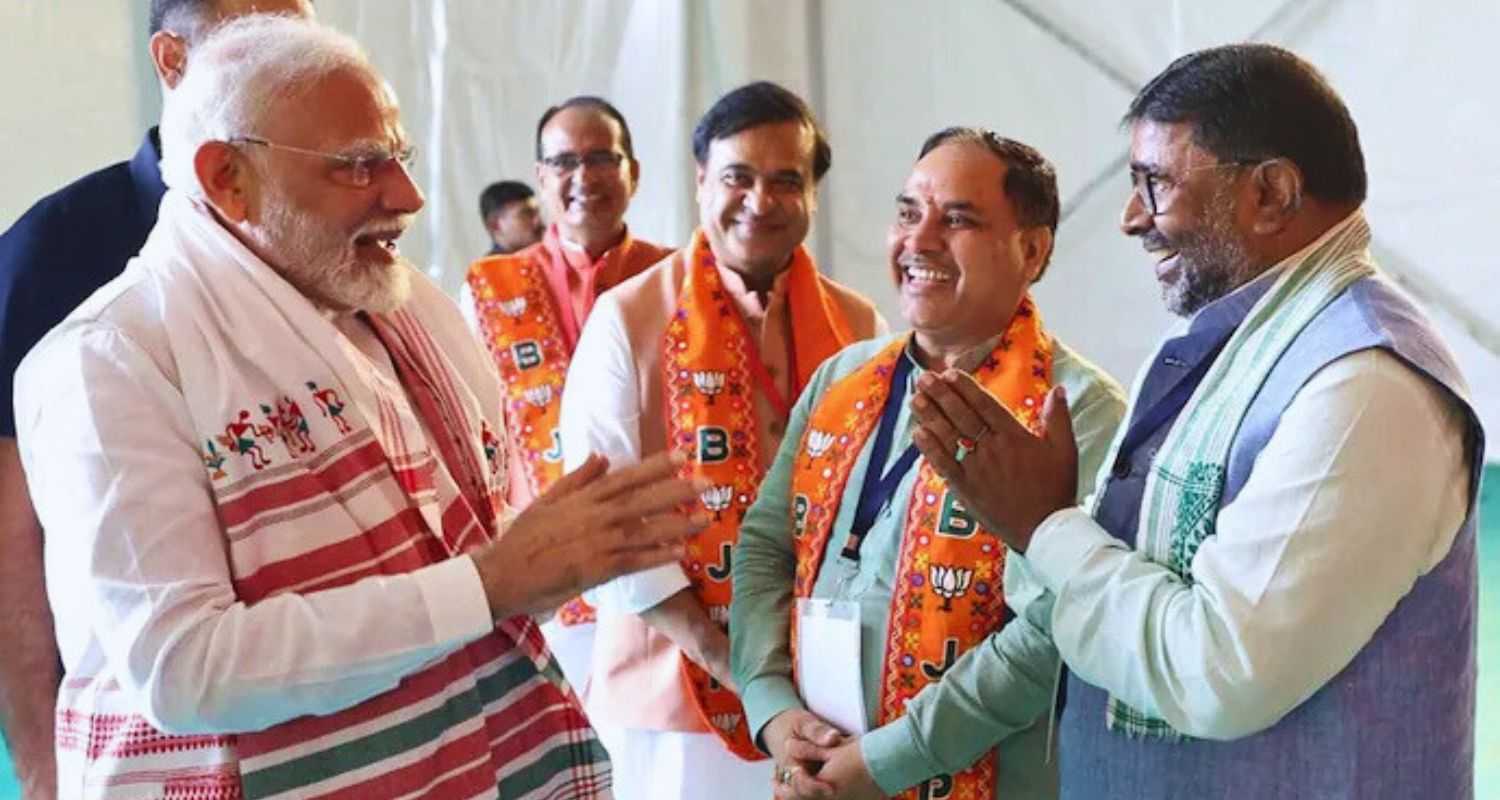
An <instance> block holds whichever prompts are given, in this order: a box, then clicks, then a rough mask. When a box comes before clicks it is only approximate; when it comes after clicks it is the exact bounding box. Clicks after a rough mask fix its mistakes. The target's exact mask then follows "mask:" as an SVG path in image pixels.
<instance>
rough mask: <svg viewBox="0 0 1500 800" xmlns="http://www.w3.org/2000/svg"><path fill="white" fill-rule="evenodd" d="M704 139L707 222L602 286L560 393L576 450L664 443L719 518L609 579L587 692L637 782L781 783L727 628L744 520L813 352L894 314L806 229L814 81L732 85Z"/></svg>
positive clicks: (580, 454)
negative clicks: (681, 552)
mask: <svg viewBox="0 0 1500 800" xmlns="http://www.w3.org/2000/svg"><path fill="white" fill-rule="evenodd" d="M693 155H694V158H695V159H696V161H697V164H698V170H697V196H698V211H699V225H700V227H699V229H698V230H697V231H695V232H694V233H693V236H692V238H691V240H690V241H689V243H688V245H687V246H686V247H685V248H683V249H682V250H679V251H678V252H677V253H676V254H674V255H673V256H672V257H671V258H670V259H667V260H665V261H662V262H660V263H658V264H656V265H655V266H653V267H651V268H650V269H647V270H646V271H645V272H643V273H641V274H640V275H637V276H636V277H634V278H632V279H630V280H627V281H625V282H624V283H622V284H620V285H619V286H617V287H615V288H614V289H612V290H610V291H608V292H606V293H604V295H603V296H601V297H600V298H599V303H598V305H597V306H596V307H595V309H594V313H593V315H592V316H590V317H589V321H588V323H587V324H585V326H584V330H583V335H582V336H581V337H580V340H579V344H578V352H577V353H576V354H575V356H574V359H573V364H572V366H571V368H570V369H569V372H568V388H567V392H566V393H565V395H564V398H563V408H562V420H563V422H562V431H563V434H562V435H563V454H564V461H565V463H567V464H568V465H569V466H571V465H573V464H577V463H580V462H581V460H582V459H583V458H584V457H585V456H586V455H587V454H588V453H589V452H591V451H599V452H603V453H605V454H607V455H608V456H609V457H610V459H611V460H612V461H614V462H616V463H629V462H633V461H635V460H637V459H640V458H644V457H648V456H651V455H653V454H659V453H662V452H663V451H668V452H673V453H676V454H679V455H680V456H682V457H683V458H684V459H685V463H684V465H683V472H684V474H685V475H686V474H692V475H695V476H697V477H698V478H699V479H700V480H705V481H707V482H708V483H709V484H711V485H710V486H709V487H708V488H707V489H706V490H705V491H704V492H703V493H702V494H701V495H700V498H699V499H700V501H701V503H702V505H703V507H704V508H705V509H706V510H708V511H709V512H711V514H712V519H713V522H712V523H711V526H710V528H709V529H708V530H707V531H705V532H704V533H703V534H702V535H699V536H698V537H696V538H695V539H694V540H693V541H692V542H691V543H690V544H689V546H688V551H687V553H686V555H685V557H684V558H683V559H681V560H680V562H679V563H675V564H670V565H667V566H664V567H661V568H659V569H656V570H651V571H647V572H643V573H641V574H638V575H631V576H628V577H625V578H622V579H620V580H617V581H614V582H611V583H610V584H609V585H607V586H605V587H601V589H600V590H599V591H598V592H597V596H596V597H595V599H597V600H598V602H599V603H600V611H599V625H598V636H597V640H596V643H595V647H594V662H593V663H594V669H593V683H592V684H591V686H590V690H589V704H588V707H589V712H590V717H591V719H593V720H594V723H595V725H596V726H597V727H598V728H599V731H600V736H601V738H603V739H604V742H605V744H606V746H607V747H609V749H610V753H611V755H612V756H613V758H614V762H615V765H616V769H617V779H618V780H617V788H616V792H617V795H618V796H619V797H620V798H622V800H635V799H636V798H652V800H658V799H660V798H666V799H667V800H673V799H674V798H684V799H686V798H692V800H701V798H705V797H711V798H715V799H716V800H737V799H738V798H757V799H759V798H764V797H765V794H766V785H767V782H768V781H769V779H770V764H769V762H766V761H757V760H758V759H762V758H764V756H763V755H762V754H761V752H760V751H759V750H758V749H757V748H756V746H755V744H754V743H753V742H752V741H751V737H750V732H749V729H748V726H747V722H746V719H745V714H744V710H743V708H742V707H741V706H740V702H739V697H738V696H737V694H736V693H735V689H734V682H733V679H732V678H731V677H730V674H729V639H728V637H727V635H726V634H725V624H726V623H727V620H728V610H729V598H730V586H729V584H730V570H731V568H732V561H733V558H732V553H733V548H734V542H735V540H736V537H737V534H738V528H739V521H740V519H741V517H742V516H743V514H744V512H745V510H746V509H747V508H748V507H749V505H750V502H751V501H752V500H753V499H754V497H755V491H756V487H757V486H758V485H759V482H760V476H761V475H762V474H763V472H764V470H765V468H766V467H767V465H769V463H770V461H771V458H772V456H773V455H774V454H775V452H776V448H777V446H778V445H779V444H780V442H781V438H782V437H783V436H784V435H785V432H786V423H787V417H788V414H789V411H790V408H791V403H792V402H793V401H794V400H795V399H796V397H797V395H798V393H800V391H801V389H802V387H803V386H805V385H806V383H807V381H808V379H809V377H810V376H811V374H812V372H813V370H815V369H816V368H817V366H818V365H819V364H820V363H822V362H823V361H824V360H825V359H826V358H828V357H829V356H831V355H833V353H835V352H837V351H838V350H839V349H840V348H842V347H843V346H845V345H847V344H850V343H852V342H854V341H858V340H861V339H866V338H869V337H870V336H872V335H874V334H876V333H878V332H880V331H881V330H882V329H883V328H884V322H883V321H882V320H881V319H880V318H879V315H878V314H877V313H876V312H875V309H874V308H873V307H872V306H871V304H870V302H869V301H868V300H866V299H865V298H863V297H861V296H860V295H858V294H856V293H855V292H853V291H851V290H849V289H847V288H845V287H843V286H841V285H839V284H837V283H835V282H833V281H832V280H829V279H828V278H826V277H823V276H822V275H820V274H819V273H818V270H817V266H816V265H815V264H814V263H813V260H812V257H811V256H810V254H809V253H808V252H807V249H806V247H805V246H804V245H803V240H804V239H805V238H806V236H807V232H808V229H809V227H810V226H811V223H812V217H813V213H814V211H815V210H816V208H817V184H818V181H819V180H820V179H821V178H822V177H823V175H824V174H825V173H826V172H827V171H828V168H829V166H830V164H831V161H832V151H831V149H830V147H829V145H828V142H827V141H826V140H825V138H824V136H823V134H822V131H821V129H820V128H819V126H818V124H817V121H816V119H815V118H814V117H813V115H812V112H811V110H810V109H809V108H808V107H807V104H806V103H805V102H804V101H803V100H802V99H801V98H800V97H797V96H796V95H795V94H792V93H791V92H789V91H787V90H786V89H785V88H783V87H781V86H777V85H775V84H772V83H766V82H761V83H753V84H749V85H747V86H743V87H740V88H738V89H735V90H734V91H731V92H729V93H728V94H726V95H725V96H724V97H722V98H720V99H719V100H718V101H717V102H716V103H715V104H714V105H713V107H712V108H710V109H709V110H708V111H707V112H706V113H705V114H704V115H703V117H702V118H701V119H700V120H699V122H698V125H697V127H696V128H695V130H694V132H693ZM751 762H756V763H751Z"/></svg>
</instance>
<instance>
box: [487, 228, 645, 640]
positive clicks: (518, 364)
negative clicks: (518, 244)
mask: <svg viewBox="0 0 1500 800" xmlns="http://www.w3.org/2000/svg"><path fill="white" fill-rule="evenodd" d="M562 248H563V244H562V241H561V240H560V239H559V238H558V234H557V229H556V228H549V229H548V230H547V235H546V238H545V239H544V240H543V241H541V242H539V243H537V244H536V245H533V246H531V247H528V248H526V249H525V250H523V251H522V252H520V253H516V254H514V255H500V256H490V257H487V258H482V259H480V260H478V261H476V262H474V264H473V266H471V267H470V268H469V275H468V282H469V289H470V291H471V292H472V293H473V295H474V304H475V309H476V311H477V316H478V318H479V325H480V329H481V330H482V332H483V338H484V342H485V345H486V346H487V347H488V348H489V351H490V355H491V356H493V357H494V361H495V366H496V368H497V369H498V370H499V372H500V382H501V385H502V390H503V393H504V397H505V412H506V413H505V422H506V434H507V437H508V442H507V444H508V445H509V447H510V448H511V449H512V450H513V451H515V452H516V453H517V454H518V456H519V458H520V459H521V463H522V465H523V468H522V470H521V471H522V473H523V474H524V476H525V480H526V482H527V484H528V488H529V489H530V494H531V496H532V497H537V496H539V495H541V494H542V492H545V491H546V490H547V489H548V487H550V486H551V485H552V484H553V483H554V482H556V481H557V479H558V478H560V477H562V474H563V469H562V464H563V462H562V443H561V439H560V437H559V435H558V418H559V416H560V412H561V408H562V392H563V380H564V379H565V378H566V377H567V374H568V364H569V361H570V360H571V359H572V356H573V350H574V348H575V347H576V346H577V344H578V332H579V329H580V328H581V327H582V324H583V320H581V319H574V312H573V306H572V303H571V302H570V301H569V298H567V297H558V296H557V292H558V291H559V287H557V286H555V285H553V282H552V281H549V280H548V270H549V269H550V270H551V271H552V272H554V273H556V274H558V275H565V274H566V273H567V271H568V270H570V269H571V267H569V266H568V264H567V260H566V258H565V257H564V255H563V252H562ZM669 252H670V251H669V250H666V249H664V248H661V247H657V246H656V245H654V244H651V243H650V242H645V241H641V240H639V239H633V238H631V237H630V235H629V234H628V233H627V234H626V235H625V238H624V240H622V241H621V242H620V243H619V244H617V245H615V246H614V247H613V248H611V249H610V250H609V252H608V253H606V254H605V255H604V257H603V260H604V263H602V264H600V265H598V266H597V267H596V268H595V271H594V272H592V273H590V275H591V277H592V278H593V279H594V280H597V279H599V278H601V277H602V278H605V279H607V280H609V281H610V282H611V285H613V283H618V282H619V281H621V280H624V279H626V278H629V277H630V276H632V275H635V274H636V273H638V272H640V271H641V270H643V269H645V268H647V267H649V266H651V265H652V264H654V263H656V262H657V261H660V260H661V259H662V258H663V257H665V256H666V255H667V254H668V253H669ZM564 288H565V287H564ZM606 288H608V286H597V287H595V286H588V287H586V291H587V292H588V294H589V296H590V298H591V299H592V297H593V296H594V295H595V294H596V293H597V292H598V291H602V290H603V289H606ZM557 618H558V621H559V622H561V623H562V624H564V625H578V624H583V623H586V622H593V621H594V619H595V613H594V609H593V608H590V607H589V605H588V604H587V603H585V602H584V601H583V599H582V598H574V599H573V600H570V601H568V602H567V603H566V604H564V605H563V607H562V608H560V609H558V612H557Z"/></svg>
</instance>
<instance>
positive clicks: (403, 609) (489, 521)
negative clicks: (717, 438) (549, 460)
mask: <svg viewBox="0 0 1500 800" xmlns="http://www.w3.org/2000/svg"><path fill="white" fill-rule="evenodd" d="M161 138H162V142H163V148H164V152H165V154H166V158H165V160H164V161H163V162H162V173H163V178H164V180H165V182H166V184H167V186H168V187H170V188H169V190H168V191H167V192H166V194H165V195H164V197H163V199H162V203H161V206H160V215H159V218H158V221H157V224H156V226H155V227H154V228H153V229H152V231H151V234H150V236H149V237H148V238H147V240H146V243H145V244H144V246H143V247H142V249H141V252H140V254H139V255H138V256H137V257H136V258H134V259H133V260H132V261H131V262H130V264H129V266H128V267H127V269H126V271H125V273H124V274H123V275H121V276H120V277H118V278H116V279H115V280H113V281H111V282H110V283H109V284H107V285H106V286H105V287H104V288H102V289H101V290H100V291H98V292H97V293H95V294H94V295H93V296H92V297H91V298H90V299H89V300H87V301H85V303H84V304H83V305H82V306H80V307H79V308H78V309H77V310H76V311H74V312H73V313H72V314H71V315H69V317H68V318H67V319H66V320H65V321H64V322H63V323H62V324H61V325H59V326H58V327H57V328H55V329H54V330H53V331H52V332H51V333H50V334H48V336H47V337H46V338H45V339H43V341H42V342H41V343H40V344H39V345H38V346H37V347H36V349H35V350H33V352H32V353H31V355H29V356H28V357H27V359H26V360H25V362H24V363H23V364H22V366H21V369H20V371H19V372H18V376H17V389H16V409H17V420H18V426H17V427H18V429H19V433H20V437H19V440H20V444H21V458H22V462H23V464H24V466H25V470H26V477H27V479H28V481H29V488H30V491H31V496H32V498H33V499H34V501H35V503H36V509H37V513H38V515H39V516H40V518H41V520H42V523H43V525H44V527H45V529H46V531H47V536H48V548H47V570H48V577H49V579H50V580H49V582H48V584H49V586H50V587H51V588H52V591H51V596H50V600H51V604H52V608H53V612H54V616H55V618H56V623H57V631H58V641H59V644H60V646H61V651H62V661H63V665H64V668H65V680H64V681H63V684H62V688H61V691H60V696H59V698H58V704H57V705H58V713H57V719H58V723H57V731H56V735H55V738H56V751H57V759H58V774H59V776H60V785H59V791H60V793H61V795H62V796H63V797H67V798H84V797H88V798H136V797H176V796H213V797H308V796H313V795H318V796H329V795H348V796H361V797H363V796H379V797H396V796H418V795H420V796H423V797H438V798H449V797H451V798H471V797H489V798H499V797H504V798H532V799H537V798H595V797H606V796H608V794H609V783H610V777H609V767H608V757H607V755H606V753H605V751H604V749H603V747H602V746H601V745H600V744H599V743H598V741H597V740H596V739H595V737H594V734H593V731H592V730H591V729H590V727H589V725H588V722H587V719H586V718H585V717H584V714H583V709H582V707H581V705H580V703H579V701H578V699H577V698H576V696H575V695H574V694H573V693H572V692H571V691H570V690H569V688H568V687H567V685H566V683H565V681H563V679H562V676H561V674H560V673H559V672H558V671H557V669H556V667H555V665H554V661H553V659H552V656H551V654H550V653H548V651H547V649H546V645H545V643H544V642H543V641H542V638H541V635H540V634H539V632H538V631H537V628H536V625H535V623H534V622H533V621H532V616H531V615H533V614H536V613H540V612H542V611H545V610H547V609H550V608H553V607H555V606H556V605H557V604H559V603H561V602H562V601H563V600H565V599H566V598H568V597H571V596H575V595H577V593H578V592H579V591H580V590H582V589H585V588H587V587H588V586H589V585H590V584H593V583H597V582H599V581H601V580H605V579H608V578H611V577H614V576H616V575H619V574H623V573H627V572H632V571H635V570H639V569H642V568H647V567H651V566H654V565H657V564H660V563H663V562H665V561H668V560H671V559H674V558H677V557H679V556H680V553H681V541H682V539H683V538H684V537H685V536H686V535H688V534H691V533H692V532H694V531H696V530H698V529H700V528H701V527H702V526H703V525H704V524H706V518H705V517H704V515H702V514H698V515H693V514H689V513H685V512H683V511H682V510H681V509H682V508H683V503H684V502H686V501H688V500H690V499H691V498H692V497H693V496H694V494H695V493H696V491H698V487H697V486H695V485H694V484H693V483H692V482H690V481H685V480H681V479H679V478H676V477H675V472H676V470H677V465H676V464H675V463H673V462H672V461H671V460H670V459H669V458H667V457H665V456H663V457H662V458H658V459H655V460H653V461H648V462H646V463H643V464H640V465H636V466H634V467H630V468H626V469H621V470H617V471H615V472H614V473H613V474H609V475H606V474H605V472H606V470H607V468H608V464H607V462H606V461H605V460H603V459H600V458H589V459H587V461H586V463H585V464H584V465H583V467H582V468H581V469H579V470H576V471H575V472H573V473H571V474H569V475H565V476H563V477H562V478H561V479H559V480H558V481H557V482H556V483H555V484H554V485H553V486H552V487H551V489H550V490H549V491H548V492H546V493H544V494H543V495H542V496H541V497H540V498H538V499H537V500H536V502H534V503H533V504H532V505H531V506H530V507H529V508H528V509H527V510H525V511H523V512H520V513H519V514H516V513H514V512H513V511H512V510H511V509H508V508H507V507H506V504H505V501H504V494H505V475H506V457H505V443H504V439H503V433H502V432H501V430H500V425H501V424H502V423H501V416H502V413H501V405H500V404H501V387H500V385H499V383H498V381H497V380H496V378H495V374H494V369H493V366H492V364H491V363H490V360H489V356H488V354H486V353H485V352H484V350H483V348H481V347H480V346H479V344H478V342H476V341H475V340H474V338H473V336H472V334H471V333H470V331H469V330H468V329H467V327H466V326H465V325H464V321H463V319H462V316H461V315H460V314H459V313H458V310H457V309H456V308H455V307H454V306H453V304H452V302H451V301H450V300H449V299H448V297H447V295H446V294H444V293H443V292H442V291H441V290H440V289H439V288H438V287H437V286H436V285H435V284H433V283H432V282H431V281H429V280H427V279H426V277H425V276H424V275H423V274H422V273H421V272H420V271H418V270H416V269H414V268H413V267H412V266H411V265H410V264H409V263H407V262H406V261H405V260H404V259H403V258H402V256H401V252H400V248H399V246H398V244H397V242H398V240H399V239H400V237H401V235H402V233H403V232H404V231H405V230H406V228H407V227H408V226H409V225H410V224H411V221H412V218H413V215H414V214H416V212H417V211H419V210H420V209H421V207H422V205H423V197H422V193H421V192H420V191H419V190H418V189H417V186H416V184H415V183H414V181H413V179H412V176H411V174H410V172H409V171H408V168H409V167H410V166H411V164H412V156H413V152H412V150H411V148H410V147H409V146H408V144H407V138H406V133H405V131H404V130H403V128H402V125H401V121H400V112H399V109H398V107H397V105H396V101H395V97H394V96H393V95H392V93H391V91H390V88H389V86H388V84H386V82H385V81H384V80H383V79H381V77H380V76H379V75H378V74H377V73H376V72H375V70H374V68H373V67H372V66H371V65H370V63H369V60H368V58H367V57H366V56H365V54H364V53H363V51H362V50H360V48H359V46H358V45H357V44H356V43H354V42H353V40H351V39H349V38H348V37H346V36H344V35H342V34H340V33H337V32H335V31H333V30H331V29H328V28H324V27H321V26H318V25H317V24H315V23H311V22H307V21H302V20H295V19H291V18H287V17H273V16H252V17H246V18H243V19H240V20H237V21H235V22H232V23H229V24H227V25H225V26H223V27H222V28H220V29H218V30H217V31H216V32H214V33H213V34H212V35H211V36H209V37H208V38H207V39H206V40H205V41H204V42H203V43H202V44H201V45H200V46H199V47H198V49H197V50H195V51H194V54H193V61H192V68H191V69H190V70H189V71H188V72H187V74H186V75H185V76H184V78H183V80H182V82H181V84H180V85H179V87H178V89H177V94H176V96H174V98H173V100H172V102H171V103H169V104H168V105H167V108H166V112H165V114H164V117H163V120H162V125H161Z"/></svg>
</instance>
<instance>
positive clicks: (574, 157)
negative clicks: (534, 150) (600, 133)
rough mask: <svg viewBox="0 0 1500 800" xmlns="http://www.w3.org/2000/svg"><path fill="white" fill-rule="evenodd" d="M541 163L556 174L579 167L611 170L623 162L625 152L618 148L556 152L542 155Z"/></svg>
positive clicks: (562, 173) (564, 173)
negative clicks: (581, 151) (585, 151)
mask: <svg viewBox="0 0 1500 800" xmlns="http://www.w3.org/2000/svg"><path fill="white" fill-rule="evenodd" d="M542 163H543V164H545V165H546V166H547V169H550V170H552V171H553V172H554V173H557V174H558V175H567V174H568V173H570V172H573V171H574V170H577V169H579V168H581V167H593V168H595V169H601V170H605V171H613V170H617V169H619V168H620V165H621V164H623V163H625V154H624V153H621V152H619V151H618V150H590V151H588V152H587V153H584V154H583V155H579V154H577V153H558V154H556V155H550V156H544V157H543V158H542Z"/></svg>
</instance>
